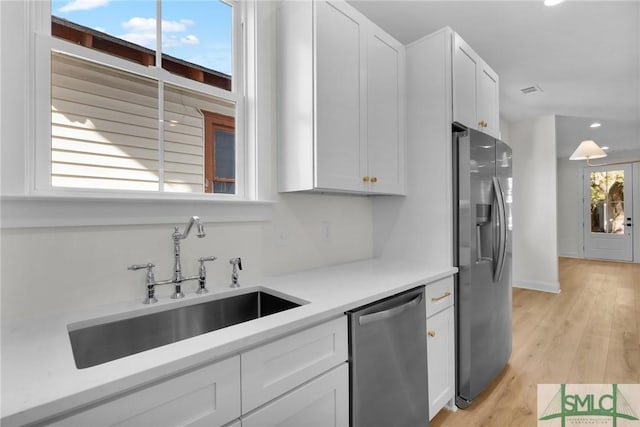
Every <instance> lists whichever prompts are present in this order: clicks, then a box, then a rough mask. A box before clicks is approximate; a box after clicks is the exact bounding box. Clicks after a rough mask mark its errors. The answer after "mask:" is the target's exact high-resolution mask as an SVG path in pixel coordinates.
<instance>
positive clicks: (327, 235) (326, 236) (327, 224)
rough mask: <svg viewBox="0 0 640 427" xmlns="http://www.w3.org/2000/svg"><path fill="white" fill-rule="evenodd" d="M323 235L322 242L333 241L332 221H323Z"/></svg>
mask: <svg viewBox="0 0 640 427" xmlns="http://www.w3.org/2000/svg"><path fill="white" fill-rule="evenodd" d="M321 235H322V240H324V241H329V240H331V221H322V227H321Z"/></svg>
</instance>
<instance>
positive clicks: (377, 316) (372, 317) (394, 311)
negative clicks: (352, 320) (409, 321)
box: [358, 294, 422, 326]
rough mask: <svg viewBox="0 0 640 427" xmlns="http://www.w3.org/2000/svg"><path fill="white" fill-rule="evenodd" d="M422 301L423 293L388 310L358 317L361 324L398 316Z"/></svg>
mask: <svg viewBox="0 0 640 427" xmlns="http://www.w3.org/2000/svg"><path fill="white" fill-rule="evenodd" d="M420 301H422V294H420V295H418V296H417V297H415V298H414V299H412V300H411V301H409V302H406V303H404V304H401V305H398V306H396V307H393V308H390V309H388V310H382V311H376V312H375V313H369V314H364V315H362V316H360V317H359V318H358V324H359V325H361V326H362V325H366V324H367V323H372V322H377V321H379V320H384V319H389V318H390V317H393V316H396V315H398V314H400V313H402V312H403V311H405V310H408V309H409V308H411V307H415V306H417V305H418V304H420Z"/></svg>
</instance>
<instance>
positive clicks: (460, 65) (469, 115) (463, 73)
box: [453, 34, 480, 129]
mask: <svg viewBox="0 0 640 427" xmlns="http://www.w3.org/2000/svg"><path fill="white" fill-rule="evenodd" d="M453 37H454V40H453V121H454V122H459V123H462V124H463V125H465V126H467V127H470V128H473V129H476V128H478V121H479V120H478V118H477V114H476V103H477V93H476V87H477V84H476V78H477V69H478V62H479V59H480V58H479V57H478V55H476V53H475V52H474V51H473V50H472V49H471V48H470V47H469V45H468V44H467V43H465V41H464V40H462V38H461V37H460V36H459V35H458V34H454V36H453Z"/></svg>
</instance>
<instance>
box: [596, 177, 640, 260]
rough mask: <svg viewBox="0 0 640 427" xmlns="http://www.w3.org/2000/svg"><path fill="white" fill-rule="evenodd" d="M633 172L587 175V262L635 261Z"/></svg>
mask: <svg viewBox="0 0 640 427" xmlns="http://www.w3.org/2000/svg"><path fill="white" fill-rule="evenodd" d="M632 173H633V170H632V168H631V166H630V165H615V166H609V167H600V168H597V169H596V168H587V169H585V172H584V181H585V183H584V184H585V186H584V189H585V193H584V209H585V216H584V251H585V256H586V257H587V258H599V259H610V260H616V261H631V260H632V259H633V249H632V248H633V233H632V227H631V224H632V220H633V215H632V212H631V211H632V208H633V201H632V200H631V199H632V196H633V191H632V185H633V178H632Z"/></svg>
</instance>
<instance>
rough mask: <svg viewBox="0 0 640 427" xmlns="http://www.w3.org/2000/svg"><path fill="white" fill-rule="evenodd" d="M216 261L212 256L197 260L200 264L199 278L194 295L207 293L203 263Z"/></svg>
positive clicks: (205, 271) (205, 270)
mask: <svg viewBox="0 0 640 427" xmlns="http://www.w3.org/2000/svg"><path fill="white" fill-rule="evenodd" d="M216 259H218V258H216V257H214V256H208V257H200V258H198V262H199V263H200V271H199V276H200V277H199V278H198V283H199V284H200V287H199V288H198V290H197V291H196V294H206V293H207V292H209V290H208V289H207V269H206V268H205V267H204V263H205V262H207V261H215V260H216Z"/></svg>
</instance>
